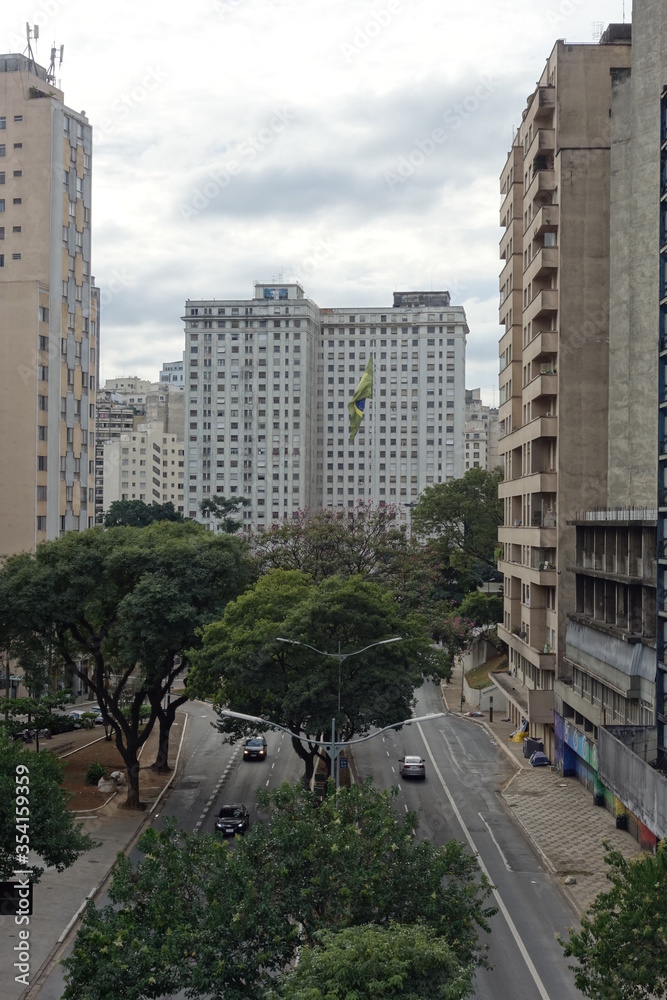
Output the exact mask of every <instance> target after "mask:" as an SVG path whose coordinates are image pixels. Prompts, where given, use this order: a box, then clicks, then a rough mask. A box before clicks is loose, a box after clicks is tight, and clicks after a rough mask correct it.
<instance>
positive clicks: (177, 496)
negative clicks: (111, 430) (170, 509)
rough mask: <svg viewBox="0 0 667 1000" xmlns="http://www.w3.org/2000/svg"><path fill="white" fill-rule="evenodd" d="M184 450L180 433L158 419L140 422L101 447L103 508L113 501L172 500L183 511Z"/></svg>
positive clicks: (158, 502) (151, 501)
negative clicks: (165, 425) (135, 427)
mask: <svg viewBox="0 0 667 1000" xmlns="http://www.w3.org/2000/svg"><path fill="white" fill-rule="evenodd" d="M184 474H185V453H184V448H183V438H182V435H181V434H174V433H168V432H167V431H165V430H164V426H163V423H162V421H161V420H146V421H141V422H139V423H138V425H137V429H136V430H134V431H131V432H127V431H124V432H123V433H122V434H121V435H120V437H118V438H113V439H112V440H110V441H107V442H106V444H105V446H104V489H103V497H104V499H103V509H104V511H107V510H108V509H109V507H110V506H111V504H112V503H114V501H116V500H142V501H143V502H144V503H147V504H153V503H156V504H163V503H169V502H171V503H173V505H174V507H175V508H176V510H180V512H181V513H183V482H184Z"/></svg>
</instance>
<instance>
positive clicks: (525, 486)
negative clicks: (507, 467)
mask: <svg viewBox="0 0 667 1000" xmlns="http://www.w3.org/2000/svg"><path fill="white" fill-rule="evenodd" d="M517 479H520V480H521V482H520V484H519V486H518V488H517ZM557 483H558V477H557V474H556V472H555V471H554V470H550V471H548V472H532V473H530V474H529V475H527V476H521V475H519V476H515V477H514V478H513V479H504V480H503V481H502V483H499V484H498V496H499V497H500V498H501V499H504V498H505V497H513V496H517V494H518V493H522V494H523V493H555V492H556V487H557Z"/></svg>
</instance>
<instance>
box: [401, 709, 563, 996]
mask: <svg viewBox="0 0 667 1000" xmlns="http://www.w3.org/2000/svg"><path fill="white" fill-rule="evenodd" d="M416 725H417V728H418V729H419V732H420V733H421V737H422V739H423V741H424V746H425V747H426V752H427V753H428V755H429V757H430V758H431V764H432V765H433V770H434V771H435V773H436V774H437V776H438V779H439V781H440V784H441V785H442V788H443V791H444V793H445V795H446V796H447V798H448V799H449V804H450V806H451V807H452V811H453V813H454V815H455V816H456V818H457V820H458V821H459V825H460V827H461V829H462V830H463V833H464V836H465V838H466V840H467V841H468V844H469V845H470V849H471V851H473V853H474V854H475V856H476V858H477V863H478V865H479V867H480V868H481V869H482V871H483V872H484V874H485V875H486V877H487V878H488V880H489V882H492V879H491V877H490V875H489V871H488V868H487V867H486V865H485V864H484V862H483V861H482V858H481V857H480V854H479V851H478V850H477V847H476V846H475V841H474V840H473V839H472V837H471V835H470V831H469V830H468V827H467V826H466V825H465V823H464V821H463V816H462V815H461V813H460V812H459V809H458V806H457V805H456V802H455V801H454V798H453V796H452V793H451V792H450V790H449V788H448V787H447V785H446V783H445V779H444V778H443V776H442V773H441V771H440V768H439V767H438V765H437V763H436V761H435V757H434V756H433V754H432V753H431V748H430V746H429V744H428V743H427V741H426V737H425V736H424V730H423V728H422V724H421V722H418V723H417V724H416ZM491 892H492V893H493V896H494V897H495V900H496V902H497V904H498V909H499V910H500V912H501V913H502V915H503V916H504V918H505V921H506V922H507V926H508V927H509V929H510V933H511V935H512V937H513V938H514V940H515V942H516V945H517V948H518V949H519V951H520V952H521V957H522V958H523V960H524V962H525V963H526V968H527V969H528V972H529V973H530V975H531V977H532V980H533V982H534V983H535V986H536V987H537V990H538V992H539V994H540V997H541V998H542V1000H551V998H550V997H549V994H548V993H547V990H546V988H545V986H544V983H543V982H542V980H541V979H540V975H539V973H538V971H537V969H536V968H535V966H534V964H533V960H532V958H531V957H530V955H529V954H528V950H527V948H526V946H525V944H524V943H523V939H522V937H521V935H520V934H519V931H518V930H517V927H516V924H515V923H514V921H513V920H512V917H511V915H510V913H509V910H508V909H507V907H506V906H505V903H504V902H503V899H502V897H501V895H500V893H499V892H498V890H497V889H492V890H491Z"/></svg>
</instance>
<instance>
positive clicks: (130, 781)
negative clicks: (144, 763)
mask: <svg viewBox="0 0 667 1000" xmlns="http://www.w3.org/2000/svg"><path fill="white" fill-rule="evenodd" d="M123 759H124V761H125V766H126V768H127V797H126V799H125V808H126V809H145V808H146V805H145V803H143V802H142V801H141V800H140V798H139V761H138V760H137V755H136V753H131V752H130V751H127V752H126V753H125V754H123Z"/></svg>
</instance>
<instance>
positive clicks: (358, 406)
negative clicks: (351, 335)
mask: <svg viewBox="0 0 667 1000" xmlns="http://www.w3.org/2000/svg"><path fill="white" fill-rule="evenodd" d="M372 398H373V355H372V354H371V356H370V358H369V359H368V364H367V365H366V371H365V372H364V374H363V375H362V376H361V379H360V380H359V385H358V386H357V388H356V390H355V393H354V396H353V397H352V402H351V403H350V404H349V406H348V410H349V411H350V442H352V441H354V439H355V437H356V434H357V431H358V430H359V427H360V426H361V419H362V417H363V415H364V409H365V407H366V400H367V399H372Z"/></svg>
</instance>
